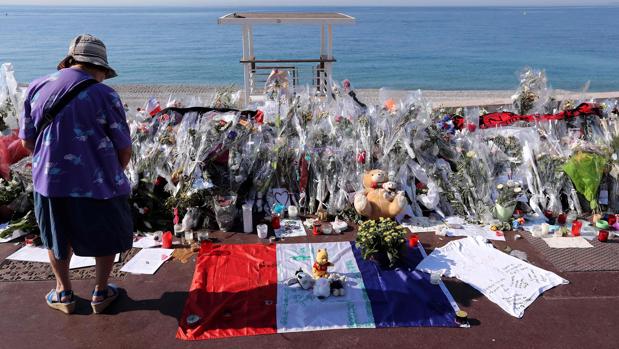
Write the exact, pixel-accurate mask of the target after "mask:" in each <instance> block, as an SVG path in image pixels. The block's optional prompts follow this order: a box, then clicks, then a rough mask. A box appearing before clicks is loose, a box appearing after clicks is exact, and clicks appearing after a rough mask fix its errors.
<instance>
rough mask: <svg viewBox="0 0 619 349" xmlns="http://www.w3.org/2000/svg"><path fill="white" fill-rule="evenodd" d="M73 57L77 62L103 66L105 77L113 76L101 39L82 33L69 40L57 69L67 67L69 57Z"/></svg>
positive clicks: (113, 71)
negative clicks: (67, 48)
mask: <svg viewBox="0 0 619 349" xmlns="http://www.w3.org/2000/svg"><path fill="white" fill-rule="evenodd" d="M71 58H73V59H74V60H75V61H77V62H82V63H90V64H94V65H96V66H99V67H102V68H105V69H106V70H107V73H106V74H105V78H106V79H111V78H113V77H115V76H118V74H116V70H114V69H113V68H112V67H110V65H109V64H108V62H107V50H106V48H105V44H104V43H103V41H101V40H99V39H98V38H97V37H95V36H93V35H90V34H82V35H78V36H76V37H75V38H74V39H73V40H71V44H70V45H69V52H68V53H67V56H66V57H65V58H64V59H63V60H62V61H60V63H58V70H60V69H62V68H67V65H68V61H69V59H71Z"/></svg>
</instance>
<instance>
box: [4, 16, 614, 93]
mask: <svg viewBox="0 0 619 349" xmlns="http://www.w3.org/2000/svg"><path fill="white" fill-rule="evenodd" d="M282 10H283V11H312V12H317V11H318V12H322V11H329V12H331V11H336V12H342V13H346V14H348V15H351V16H353V17H355V18H356V24H355V25H350V26H335V27H334V29H333V39H334V56H335V59H336V60H337V62H336V63H335V64H334V68H333V76H334V78H335V79H336V80H338V81H340V80H343V79H349V80H350V81H351V82H352V85H353V87H355V88H381V87H387V88H396V89H432V90H504V89H513V88H515V87H516V86H517V85H518V72H519V71H520V70H521V69H523V68H524V67H526V66H530V67H533V68H536V69H544V70H545V71H546V74H547V76H548V79H549V81H550V83H551V86H552V87H553V88H558V89H569V90H581V89H583V88H589V90H590V91H618V90H619V20H618V19H619V6H614V7H613V6H610V7H532V8H525V7H467V8H465V7H457V8H456V7H328V8H316V7H286V8H214V7H193V8H191V7H154V8H150V7H42V6H38V7H34V6H29V7H25V6H1V5H0V62H12V63H13V65H14V68H15V72H16V77H17V79H18V81H20V82H28V81H31V80H32V79H34V78H36V77H38V76H41V75H44V74H47V73H50V72H51V71H53V70H54V69H55V67H56V64H57V63H58V61H59V60H60V59H61V58H63V56H64V55H65V54H66V51H67V48H68V45H69V42H70V40H71V38H73V37H74V36H76V35H78V34H81V33H90V34H93V35H96V36H98V37H100V38H101V39H102V40H103V41H104V42H105V43H106V45H107V46H108V51H109V53H108V55H109V61H110V64H111V65H112V66H114V67H115V68H116V69H117V71H118V73H119V76H118V77H117V78H115V79H114V80H111V81H110V83H113V84H192V85H227V84H242V81H243V69H242V66H241V64H240V63H239V60H240V59H241V55H242V44H241V29H240V27H238V26H234V25H218V24H217V19H218V17H220V16H223V15H225V14H228V13H231V12H243V11H282ZM254 37H255V55H256V58H257V59H284V58H318V57H319V51H320V28H319V27H318V26H311V25H268V26H256V27H254Z"/></svg>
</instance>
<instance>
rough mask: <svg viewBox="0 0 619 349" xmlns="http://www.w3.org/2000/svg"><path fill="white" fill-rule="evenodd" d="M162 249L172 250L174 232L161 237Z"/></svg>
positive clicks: (168, 232)
mask: <svg viewBox="0 0 619 349" xmlns="http://www.w3.org/2000/svg"><path fill="white" fill-rule="evenodd" d="M161 247H163V248H172V232H171V231H166V232H165V233H163V235H161Z"/></svg>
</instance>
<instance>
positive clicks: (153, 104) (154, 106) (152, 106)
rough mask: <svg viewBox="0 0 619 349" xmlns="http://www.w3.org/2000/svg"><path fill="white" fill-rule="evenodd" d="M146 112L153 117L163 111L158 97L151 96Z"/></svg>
mask: <svg viewBox="0 0 619 349" xmlns="http://www.w3.org/2000/svg"><path fill="white" fill-rule="evenodd" d="M145 109H146V112H147V113H148V115H150V116H151V117H153V116H155V115H157V113H159V112H160V111H161V105H160V104H159V101H158V100H157V98H155V97H151V98H149V99H148V102H146V108H145Z"/></svg>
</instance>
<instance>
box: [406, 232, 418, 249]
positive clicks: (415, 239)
mask: <svg viewBox="0 0 619 349" xmlns="http://www.w3.org/2000/svg"><path fill="white" fill-rule="evenodd" d="M418 242H419V236H418V235H417V234H412V235H411V236H409V237H408V247H410V248H415V247H416V246H417V243H418Z"/></svg>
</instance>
